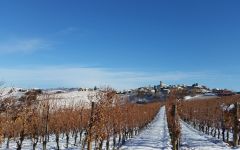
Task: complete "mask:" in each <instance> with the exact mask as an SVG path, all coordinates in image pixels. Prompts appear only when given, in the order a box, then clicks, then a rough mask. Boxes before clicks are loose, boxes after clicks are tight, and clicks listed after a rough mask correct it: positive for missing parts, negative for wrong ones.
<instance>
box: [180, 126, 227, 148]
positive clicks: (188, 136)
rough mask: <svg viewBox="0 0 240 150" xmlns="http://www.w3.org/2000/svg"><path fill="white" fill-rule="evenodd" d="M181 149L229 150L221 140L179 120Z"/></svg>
mask: <svg viewBox="0 0 240 150" xmlns="http://www.w3.org/2000/svg"><path fill="white" fill-rule="evenodd" d="M180 124H181V128H182V131H181V134H182V135H181V149H182V150H189V149H191V150H228V149H229V150H230V149H231V148H230V147H229V146H228V145H227V144H226V143H224V142H223V141H221V140H219V139H217V138H214V137H212V136H210V135H206V134H204V133H201V132H200V131H197V130H196V129H194V128H193V127H191V126H190V125H188V124H187V123H185V122H183V121H181V122H180Z"/></svg>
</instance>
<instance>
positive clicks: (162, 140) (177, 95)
mask: <svg viewBox="0 0 240 150" xmlns="http://www.w3.org/2000/svg"><path fill="white" fill-rule="evenodd" d="M185 96H186V92H185V91H181V90H172V91H171V93H170V94H169V95H168V98H167V100H166V101H165V102H164V101H162V102H159V101H155V102H154V101H153V102H151V103H144V104H137V103H131V102H129V100H128V98H127V97H126V96H121V95H119V94H117V93H116V91H114V90H113V89H111V88H106V89H104V90H101V91H98V92H96V93H95V94H89V95H88V100H89V101H88V102H86V101H83V100H76V99H75V100H71V99H66V97H65V98H63V97H60V96H59V95H53V94H47V93H42V94H39V93H36V92H33V93H28V94H27V96H25V97H23V98H21V100H20V101H16V100H15V99H12V98H5V99H4V100H2V103H1V109H0V113H1V114H0V135H1V136H0V142H1V144H0V145H1V146H0V149H17V150H21V149H24V150H25V149H33V150H35V149H43V150H47V149H58V150H59V149H88V150H92V149H97V150H102V149H106V150H110V149H124V150H125V149H147V148H149V147H151V148H153V149H174V150H177V149H184V150H185V149H191V148H193V147H194V149H231V147H237V146H238V145H239V144H240V140H239V139H240V137H239V115H240V114H239V100H240V96H239V95H234V96H225V97H218V98H213V99H199V100H198V99H194V100H184V97H185ZM196 144H197V145H196Z"/></svg>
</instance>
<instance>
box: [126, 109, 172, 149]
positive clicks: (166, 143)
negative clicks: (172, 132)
mask: <svg viewBox="0 0 240 150" xmlns="http://www.w3.org/2000/svg"><path fill="white" fill-rule="evenodd" d="M171 147H172V146H171V139H170V136H169V130H168V125H167V119H166V112H165V106H163V107H162V108H161V109H160V111H159V113H158V114H157V116H156V118H155V119H154V121H153V122H152V124H150V125H149V126H148V127H147V128H146V129H145V130H143V131H142V132H141V133H140V134H139V135H138V136H136V137H134V138H133V139H130V140H129V141H127V143H126V144H125V145H124V146H122V147H121V150H127V149H129V150H154V149H156V150H159V149H161V150H170V149H171Z"/></svg>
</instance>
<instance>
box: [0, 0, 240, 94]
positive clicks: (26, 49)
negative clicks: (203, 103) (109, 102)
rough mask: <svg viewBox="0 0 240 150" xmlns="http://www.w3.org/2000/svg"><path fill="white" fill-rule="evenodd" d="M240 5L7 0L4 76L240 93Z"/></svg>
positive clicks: (1, 10)
mask: <svg viewBox="0 0 240 150" xmlns="http://www.w3.org/2000/svg"><path fill="white" fill-rule="evenodd" d="M239 8H240V1H238V0H225V1H222V0H181V1H179V0H151V1H149V0H119V1H116V0H108V1H107V0H101V1H100V0H95V1H94V0H91V1H90V0H89V1H88V0H85V1H80V0H38V1H37V0H1V1H0V18H1V21H0V79H1V80H3V81H5V82H6V83H7V84H8V85H12V86H19V87H27V88H29V87H43V88H50V87H79V86H84V87H92V86H94V85H97V86H100V85H111V86H113V87H114V88H121V89H122V88H134V87H138V86H143V85H153V84H158V83H159V81H160V80H163V81H164V82H166V83H168V84H175V83H179V84H181V83H186V84H191V83H194V82H199V83H200V84H205V85H208V86H210V87H220V88H229V89H233V90H240V78H239V77H240V60H239V56H240V9H239Z"/></svg>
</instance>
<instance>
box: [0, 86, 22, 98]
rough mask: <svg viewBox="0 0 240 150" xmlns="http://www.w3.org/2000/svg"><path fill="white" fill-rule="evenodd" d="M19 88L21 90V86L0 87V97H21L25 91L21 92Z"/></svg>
mask: <svg viewBox="0 0 240 150" xmlns="http://www.w3.org/2000/svg"><path fill="white" fill-rule="evenodd" d="M20 90H22V89H21V88H12V87H6V88H2V89H0V97H1V99H5V98H9V97H12V98H16V99H18V98H20V97H22V96H23V95H24V94H25V93H26V92H21V91H20Z"/></svg>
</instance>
